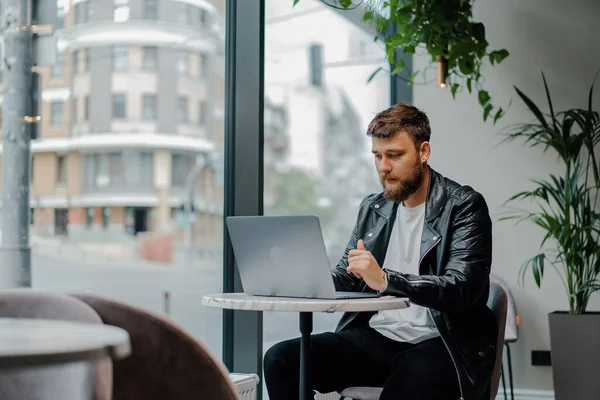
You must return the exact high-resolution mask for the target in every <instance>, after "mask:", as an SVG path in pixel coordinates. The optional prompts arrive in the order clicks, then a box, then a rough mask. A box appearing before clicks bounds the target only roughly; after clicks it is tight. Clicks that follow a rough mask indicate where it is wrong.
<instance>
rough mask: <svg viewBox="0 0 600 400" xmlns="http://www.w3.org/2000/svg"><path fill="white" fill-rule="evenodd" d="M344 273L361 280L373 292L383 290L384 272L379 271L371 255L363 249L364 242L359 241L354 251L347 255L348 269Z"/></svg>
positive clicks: (379, 268)
mask: <svg viewBox="0 0 600 400" xmlns="http://www.w3.org/2000/svg"><path fill="white" fill-rule="evenodd" d="M346 272H348V273H349V274H353V275H354V276H356V277H357V278H362V279H364V281H365V282H366V284H367V285H369V287H370V288H371V289H373V290H383V289H384V288H385V272H383V270H382V269H381V267H380V266H379V264H378V263H377V260H375V257H373V254H371V252H370V251H368V250H367V249H366V248H365V242H364V241H363V240H362V239H360V240H359V241H358V243H356V249H354V250H350V252H349V253H348V268H346Z"/></svg>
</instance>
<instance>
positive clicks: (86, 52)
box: [82, 49, 90, 72]
mask: <svg viewBox="0 0 600 400" xmlns="http://www.w3.org/2000/svg"><path fill="white" fill-rule="evenodd" d="M82 51H83V58H84V59H85V66H84V67H83V71H84V72H88V71H89V70H90V50H89V49H85V50H82Z"/></svg>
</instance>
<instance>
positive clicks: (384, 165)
mask: <svg viewBox="0 0 600 400" xmlns="http://www.w3.org/2000/svg"><path fill="white" fill-rule="evenodd" d="M379 170H380V171H381V172H391V170H392V163H390V162H389V160H386V159H385V158H383V159H382V160H381V162H380V163H379Z"/></svg>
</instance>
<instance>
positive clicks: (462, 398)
mask: <svg viewBox="0 0 600 400" xmlns="http://www.w3.org/2000/svg"><path fill="white" fill-rule="evenodd" d="M441 240H442V239H441V238H438V239H437V240H436V241H435V243H433V244H432V245H431V247H430V248H429V249H427V251H426V252H425V253H424V254H423V256H422V257H421V259H420V260H419V269H421V263H422V262H423V259H424V258H425V256H426V255H427V254H429V252H430V251H431V250H433V248H434V247H435V246H437V244H438V243H439V242H440V241H441ZM411 282H414V283H430V282H429V281H411ZM427 312H428V313H429V317H430V318H431V320H432V321H433V325H435V329H437V330H438V332H439V331H440V328H438V326H437V323H436V322H435V318H433V314H432V313H431V309H429V307H428V308H427ZM440 338H441V339H442V342H443V343H444V346H445V347H446V350H447V351H448V354H449V355H450V359H451V360H452V364H454V371H455V372H456V377H457V378H458V388H459V389H460V398H459V400H465V395H464V393H463V387H462V381H461V379H460V372H459V371H458V365H457V364H456V360H455V359H454V356H453V355H452V352H451V351H450V347H449V346H448V343H446V339H444V336H443V335H442V334H440Z"/></svg>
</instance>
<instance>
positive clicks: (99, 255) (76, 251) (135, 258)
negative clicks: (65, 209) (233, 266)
mask: <svg viewBox="0 0 600 400" xmlns="http://www.w3.org/2000/svg"><path fill="white" fill-rule="evenodd" d="M31 248H32V252H33V253H35V254H39V255H41V256H45V257H50V258H55V259H62V260H64V259H67V260H69V261H75V262H80V263H82V264H87V265H89V264H93V265H107V266H112V267H119V266H123V265H126V266H136V267H144V266H155V267H156V266H159V267H164V268H190V267H191V268H213V267H214V266H216V265H217V266H220V265H221V263H222V250H221V249H216V248H215V249H201V248H195V249H191V251H190V250H188V249H186V248H184V247H182V246H180V245H176V246H175V249H174V254H173V262H172V263H161V262H154V261H148V260H144V259H142V258H141V257H140V249H139V246H138V243H137V242H135V241H128V242H124V243H119V242H112V243H111V242H88V241H73V240H71V239H68V238H60V237H43V236H32V237H31Z"/></svg>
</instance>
